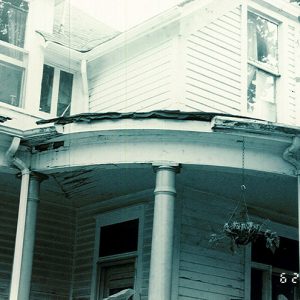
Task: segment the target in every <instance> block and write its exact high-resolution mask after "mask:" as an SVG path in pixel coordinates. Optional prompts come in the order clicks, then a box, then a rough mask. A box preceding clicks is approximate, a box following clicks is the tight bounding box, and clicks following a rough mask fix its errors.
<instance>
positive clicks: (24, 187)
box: [5, 137, 30, 300]
mask: <svg viewBox="0 0 300 300" xmlns="http://www.w3.org/2000/svg"><path fill="white" fill-rule="evenodd" d="M20 141H21V139H20V138H19V137H14V138H13V140H12V143H11V145H10V147H9V149H8V150H7V152H6V154H5V157H6V159H7V160H8V161H9V162H11V164H13V165H14V166H16V167H17V168H18V169H19V170H20V171H21V174H22V182H21V190H20V201H19V212H18V224H17V233H16V242H15V252H14V260H13V270H12V278H11V286H10V296H9V299H10V300H17V299H19V295H18V293H19V284H20V278H21V267H22V255H23V246H24V232H25V223H26V210H27V198H28V189H29V178H30V170H29V167H28V166H27V165H26V164H25V162H23V161H22V160H21V159H19V158H17V157H16V156H15V154H16V152H17V150H18V148H19V145H20Z"/></svg>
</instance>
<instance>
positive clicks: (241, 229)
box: [210, 221, 280, 253]
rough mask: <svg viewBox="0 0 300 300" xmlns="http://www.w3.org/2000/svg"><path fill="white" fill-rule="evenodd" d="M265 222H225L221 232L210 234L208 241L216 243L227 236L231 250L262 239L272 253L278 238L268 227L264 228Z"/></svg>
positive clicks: (278, 240) (277, 245) (276, 245)
mask: <svg viewBox="0 0 300 300" xmlns="http://www.w3.org/2000/svg"><path fill="white" fill-rule="evenodd" d="M264 225H265V222H263V223H262V224H258V223H254V222H251V221H245V222H240V221H231V222H226V223H225V224H224V226H223V230H222V233H221V234H219V235H218V234H212V235H211V238H210V243H212V244H217V243H219V241H220V240H222V239H224V238H229V239H230V240H231V244H232V247H231V248H232V250H233V251H235V248H236V247H239V246H246V245H248V244H249V243H252V242H254V241H256V240H257V239H264V240H265V243H266V248H268V249H270V250H271V251H272V252H273V253H274V252H275V250H276V249H277V248H278V247H279V242H280V239H279V237H278V235H277V233H276V232H272V231H271V230H270V229H264V227H265V226H264Z"/></svg>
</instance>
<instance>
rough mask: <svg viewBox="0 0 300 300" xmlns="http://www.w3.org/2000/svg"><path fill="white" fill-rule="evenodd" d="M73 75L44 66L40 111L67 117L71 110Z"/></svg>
mask: <svg viewBox="0 0 300 300" xmlns="http://www.w3.org/2000/svg"><path fill="white" fill-rule="evenodd" d="M72 88H73V74H72V73H69V72H66V71H64V70H61V69H59V68H57V67H53V66H50V65H46V64H45V65H44V69H43V78H42V87H41V97H40V111H43V112H46V113H50V114H51V115H55V116H69V115H70V110H71V100H72Z"/></svg>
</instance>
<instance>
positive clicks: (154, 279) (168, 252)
mask: <svg viewBox="0 0 300 300" xmlns="http://www.w3.org/2000/svg"><path fill="white" fill-rule="evenodd" d="M177 169H178V166H177V167H174V166H168V165H161V166H158V167H157V168H156V186H155V190H154V195H155V203H154V218H153V231H152V248H151V263H150V278H149V297H148V299H149V300H170V299H171V283H172V257H173V255H172V254H173V230H174V206H175V196H176V190H175V174H176V172H177Z"/></svg>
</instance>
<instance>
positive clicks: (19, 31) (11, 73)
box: [0, 0, 28, 107]
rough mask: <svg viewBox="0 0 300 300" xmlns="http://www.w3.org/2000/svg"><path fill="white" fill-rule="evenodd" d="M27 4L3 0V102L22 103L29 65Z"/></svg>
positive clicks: (0, 5) (0, 34) (0, 98)
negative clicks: (26, 44) (26, 35)
mask: <svg viewBox="0 0 300 300" xmlns="http://www.w3.org/2000/svg"><path fill="white" fill-rule="evenodd" d="M27 12H28V3H27V1H23V0H6V1H1V0H0V78H1V81H0V102H1V103H5V104H9V105H13V106H16V107H21V106H22V104H23V103H22V87H23V82H24V76H25V73H26V72H25V71H26V67H27V59H26V58H27V53H26V51H24V49H23V47H24V39H25V28H26V19H27Z"/></svg>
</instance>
